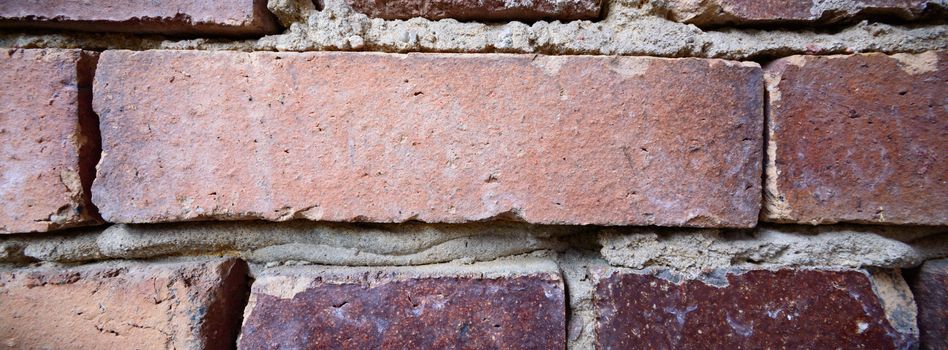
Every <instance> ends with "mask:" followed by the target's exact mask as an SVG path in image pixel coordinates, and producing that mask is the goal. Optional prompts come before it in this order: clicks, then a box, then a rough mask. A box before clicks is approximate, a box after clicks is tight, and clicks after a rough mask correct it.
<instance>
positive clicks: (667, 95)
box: [93, 51, 763, 227]
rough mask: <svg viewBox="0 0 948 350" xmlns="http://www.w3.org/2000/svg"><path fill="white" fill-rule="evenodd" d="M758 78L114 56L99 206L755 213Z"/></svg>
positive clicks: (537, 66) (698, 70) (492, 59)
mask: <svg viewBox="0 0 948 350" xmlns="http://www.w3.org/2000/svg"><path fill="white" fill-rule="evenodd" d="M696 81H700V82H701V84H696V83H695V82H696ZM367 87H371V88H367ZM762 90H763V87H762V75H761V72H760V69H759V68H758V67H757V66H756V64H753V63H747V64H743V63H734V62H729V61H721V60H704V59H657V58H638V57H595V56H584V57H581V56H561V57H545V56H535V55H493V54H471V55H451V54H408V55H396V54H374V53H328V52H323V53H270V52H256V53H240V52H195V51H143V52H130V51H106V52H104V53H103V54H102V57H101V59H100V63H99V69H98V72H97V76H96V85H95V97H94V102H93V104H94V106H95V109H96V111H97V112H98V113H99V116H100V118H101V129H102V137H103V150H104V155H103V159H102V161H101V162H100V164H99V172H98V174H97V178H96V182H95V185H94V191H93V201H94V202H95V203H96V205H97V206H98V207H99V209H100V211H101V212H102V214H103V216H104V217H105V218H106V219H108V220H109V221H111V222H121V223H140V222H158V221H179V220H198V219H248V218H256V219H265V220H290V219H294V218H306V219H311V220H326V221H370V222H403V221H409V220H419V221H425V222H466V221H478V220H486V219H492V218H493V219H497V218H499V219H518V220H523V221H526V222H531V223H560V224H652V225H684V226H740V227H749V226H753V225H754V224H755V223H756V221H757V216H758V213H759V206H760V192H759V191H760V185H759V183H760V180H759V178H760V164H761V150H762V140H761V138H762V133H763V131H762V128H763V120H762V119H763V118H762V114H763V112H762V98H763V97H762V94H761V91H762Z"/></svg>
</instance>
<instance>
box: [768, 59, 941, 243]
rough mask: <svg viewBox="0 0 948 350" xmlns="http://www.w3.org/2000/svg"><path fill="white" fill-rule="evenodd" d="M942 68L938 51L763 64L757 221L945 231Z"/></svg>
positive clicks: (792, 60) (786, 60) (781, 61)
mask: <svg viewBox="0 0 948 350" xmlns="http://www.w3.org/2000/svg"><path fill="white" fill-rule="evenodd" d="M946 65H948V62H946V61H945V52H926V53H922V54H917V55H911V54H897V55H893V56H886V55H882V54H859V55H851V56H823V57H816V56H793V57H790V58H785V59H781V60H778V61H776V62H774V63H772V64H771V65H769V66H768V67H767V68H766V79H767V91H768V93H769V96H770V98H769V101H768V104H769V123H768V124H769V135H770V140H769V146H768V157H767V158H768V161H767V163H768V164H767V170H766V178H767V179H766V186H765V191H766V198H765V201H764V202H765V203H764V207H765V210H764V213H763V218H764V219H765V220H768V221H775V222H797V223H812V224H823V223H835V222H858V223H886V224H933V225H943V224H948V202H946V201H945V200H944V199H945V198H948V186H946V184H948V178H946V176H948V159H946V157H948V109H946V108H948V106H946V103H945V102H946V99H945V96H946V94H945V92H946V90H945V81H946V80H948V69H946V67H948V66H946Z"/></svg>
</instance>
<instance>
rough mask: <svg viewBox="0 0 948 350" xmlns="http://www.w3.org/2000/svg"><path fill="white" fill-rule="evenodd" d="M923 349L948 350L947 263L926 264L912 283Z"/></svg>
mask: <svg viewBox="0 0 948 350" xmlns="http://www.w3.org/2000/svg"><path fill="white" fill-rule="evenodd" d="M912 292H914V293H915V302H916V303H917V304H918V328H919V332H920V337H921V341H922V348H923V349H933V350H934V349H948V323H946V322H945V320H948V259H941V260H930V261H927V262H925V264H923V265H922V268H921V269H920V271H919V273H918V276H916V278H915V281H914V283H912Z"/></svg>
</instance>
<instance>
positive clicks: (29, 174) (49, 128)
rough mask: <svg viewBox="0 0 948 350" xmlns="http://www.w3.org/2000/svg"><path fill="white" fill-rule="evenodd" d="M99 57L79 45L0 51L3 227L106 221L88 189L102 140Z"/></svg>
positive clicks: (0, 222) (52, 227) (30, 228)
mask: <svg viewBox="0 0 948 350" xmlns="http://www.w3.org/2000/svg"><path fill="white" fill-rule="evenodd" d="M96 58H97V55H96V54H94V53H90V52H83V51H80V50H57V49H47V50H12V49H6V50H2V53H0V144H2V145H3V147H0V200H2V203H3V205H2V207H0V208H2V210H0V233H15V232H34V231H51V230H56V229H60V228H67V227H73V226H82V225H88V224H94V223H98V222H99V221H100V220H99V218H98V214H97V213H96V210H95V207H94V206H92V202H91V198H90V196H89V189H90V187H91V186H92V177H93V176H94V175H95V174H94V172H95V162H96V159H97V158H98V147H99V140H98V131H97V125H96V124H97V120H96V118H95V115H94V114H93V113H92V104H91V102H92V96H91V92H92V74H93V71H94V70H95V62H96Z"/></svg>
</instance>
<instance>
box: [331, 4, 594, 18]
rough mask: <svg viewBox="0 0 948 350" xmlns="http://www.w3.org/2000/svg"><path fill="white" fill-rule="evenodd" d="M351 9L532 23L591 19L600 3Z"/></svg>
mask: <svg viewBox="0 0 948 350" xmlns="http://www.w3.org/2000/svg"><path fill="white" fill-rule="evenodd" d="M347 2H348V3H349V5H350V6H352V8H353V9H355V10H356V11H359V12H363V13H365V14H368V15H369V16H372V17H379V18H385V19H409V18H412V17H424V18H428V19H433V20H438V19H444V18H453V19H457V20H471V21H511V20H517V21H536V20H543V19H546V20H561V21H571V20H578V19H595V18H597V17H598V16H599V12H600V5H601V0H533V1H509V0H486V1H485V0H347Z"/></svg>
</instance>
